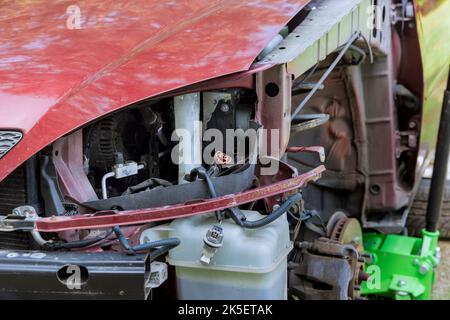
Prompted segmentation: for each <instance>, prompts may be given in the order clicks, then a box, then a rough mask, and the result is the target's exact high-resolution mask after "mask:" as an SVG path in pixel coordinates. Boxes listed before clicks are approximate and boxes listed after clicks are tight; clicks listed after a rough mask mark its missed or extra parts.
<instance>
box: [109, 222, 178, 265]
mask: <svg viewBox="0 0 450 320" xmlns="http://www.w3.org/2000/svg"><path fill="white" fill-rule="evenodd" d="M113 231H114V233H115V234H116V236H117V239H118V240H119V242H120V244H121V245H122V247H123V248H124V249H125V250H127V251H129V252H139V251H147V250H150V249H155V248H158V249H157V250H155V251H154V252H152V253H151V254H150V257H152V258H153V257H154V256H155V257H158V256H160V255H161V254H163V253H165V252H167V251H169V250H170V249H173V248H175V247H176V246H178V245H179V244H180V239H178V238H168V239H162V240H156V241H153V242H149V243H143V244H139V245H136V246H130V244H129V243H128V240H127V238H126V237H125V235H124V234H123V232H122V230H121V229H120V227H119V226H115V227H114V228H113Z"/></svg>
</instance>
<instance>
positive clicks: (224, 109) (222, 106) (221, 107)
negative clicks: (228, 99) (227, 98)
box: [220, 103, 230, 113]
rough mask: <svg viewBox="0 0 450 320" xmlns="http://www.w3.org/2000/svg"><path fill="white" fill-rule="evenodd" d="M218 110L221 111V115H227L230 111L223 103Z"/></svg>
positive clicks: (226, 104)
mask: <svg viewBox="0 0 450 320" xmlns="http://www.w3.org/2000/svg"><path fill="white" fill-rule="evenodd" d="M220 110H221V111H222V112H223V113H227V112H228V111H230V106H229V105H228V103H223V104H222V105H221V106H220Z"/></svg>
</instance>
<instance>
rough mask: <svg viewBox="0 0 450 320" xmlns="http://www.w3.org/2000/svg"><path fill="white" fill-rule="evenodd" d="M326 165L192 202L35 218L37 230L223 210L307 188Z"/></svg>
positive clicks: (127, 222)
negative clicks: (274, 181) (258, 185)
mask: <svg viewBox="0 0 450 320" xmlns="http://www.w3.org/2000/svg"><path fill="white" fill-rule="evenodd" d="M324 171H325V167H324V166H319V167H317V168H315V169H313V170H311V171H308V172H306V173H304V174H302V175H300V176H298V177H294V178H288V179H286V180H282V181H278V182H276V183H273V184H270V185H266V186H263V187H259V188H256V189H252V190H248V191H245V192H241V193H238V194H230V195H226V196H222V197H218V198H213V199H207V200H200V201H196V202H194V203H190V204H179V205H173V206H166V207H159V208H147V209H140V210H132V211H121V212H117V211H100V212H96V213H94V214H85V215H80V216H70V217H69V216H64V217H63V216H58V217H57V216H53V217H50V218H41V219H38V220H37V221H36V230H38V231H41V232H58V231H63V230H72V229H93V228H107V227H112V226H116V225H133V224H144V223H149V222H156V221H163V220H171V219H176V218H185V217H189V216H193V215H197V214H203V213H208V212H213V211H216V210H224V209H227V208H231V207H235V206H239V205H242V204H245V203H250V202H254V201H257V200H260V199H265V198H268V197H273V196H276V195H281V194H284V193H286V192H289V191H292V190H296V189H299V188H302V187H304V186H305V185H306V184H307V183H308V182H310V181H315V180H317V179H319V178H320V176H321V174H322V172H324Z"/></svg>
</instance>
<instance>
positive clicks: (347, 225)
mask: <svg viewBox="0 0 450 320" xmlns="http://www.w3.org/2000/svg"><path fill="white" fill-rule="evenodd" d="M330 239H331V240H335V241H339V242H341V243H343V244H352V245H354V246H355V248H356V249H357V250H358V251H359V252H362V251H363V248H364V247H363V238H362V229H361V224H360V223H359V221H358V220H357V219H355V218H347V217H345V218H340V219H339V220H338V221H336V222H335V225H334V226H333V229H332V232H331V235H330Z"/></svg>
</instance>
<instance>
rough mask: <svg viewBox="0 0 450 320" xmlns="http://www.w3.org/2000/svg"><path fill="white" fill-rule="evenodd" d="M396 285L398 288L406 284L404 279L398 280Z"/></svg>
mask: <svg viewBox="0 0 450 320" xmlns="http://www.w3.org/2000/svg"><path fill="white" fill-rule="evenodd" d="M397 285H398V286H399V287H400V288H403V287H404V286H406V281H405V280H398V282H397Z"/></svg>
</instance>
